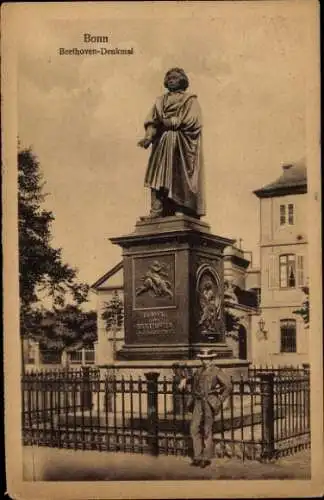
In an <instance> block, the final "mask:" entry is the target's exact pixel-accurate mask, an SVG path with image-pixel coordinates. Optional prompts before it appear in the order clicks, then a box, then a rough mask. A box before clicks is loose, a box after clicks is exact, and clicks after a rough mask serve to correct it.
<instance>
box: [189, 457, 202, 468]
mask: <svg viewBox="0 0 324 500" xmlns="http://www.w3.org/2000/svg"><path fill="white" fill-rule="evenodd" d="M190 465H191V466H192V467H199V466H201V460H196V459H194V460H193V461H192V462H191V464H190Z"/></svg>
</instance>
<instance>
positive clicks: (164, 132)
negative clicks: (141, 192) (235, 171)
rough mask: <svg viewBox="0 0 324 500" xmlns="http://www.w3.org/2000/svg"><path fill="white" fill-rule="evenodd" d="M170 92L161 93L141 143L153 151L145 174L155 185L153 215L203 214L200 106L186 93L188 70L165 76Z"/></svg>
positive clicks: (151, 215) (152, 200)
mask: <svg viewBox="0 0 324 500" xmlns="http://www.w3.org/2000/svg"><path fill="white" fill-rule="evenodd" d="M164 86H165V87H166V89H167V92H166V93H165V94H164V95H163V96H160V97H158V98H157V100H156V102H155V104H154V106H153V108H152V110H151V112H150V114H149V116H148V117H147V119H146V121H145V123H144V127H145V137H144V138H143V139H141V140H140V141H139V142H138V145H139V146H141V147H143V148H145V149H147V148H148V147H149V146H150V145H151V144H152V151H151V155H150V158H149V162H148V167H147V171H146V175H145V182H144V184H145V186H146V187H150V188H151V212H150V217H165V216H169V215H175V214H177V213H179V212H180V213H184V214H186V215H189V216H191V217H196V218H199V217H200V216H202V215H205V205H204V196H203V179H202V174H203V160H202V144H201V130H202V120H201V111H200V106H199V104H198V100H197V96H196V95H194V94H190V93H188V92H187V91H186V90H187V88H188V86H189V80H188V78H187V75H186V74H185V72H184V71H183V69H181V68H172V69H170V70H169V71H168V72H167V73H166V75H165V78H164Z"/></svg>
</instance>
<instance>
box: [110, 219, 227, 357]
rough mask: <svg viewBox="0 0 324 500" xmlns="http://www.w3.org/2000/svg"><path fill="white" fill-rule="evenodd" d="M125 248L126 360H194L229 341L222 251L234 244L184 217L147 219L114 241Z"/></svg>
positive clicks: (224, 350) (224, 348) (221, 349)
mask: <svg viewBox="0 0 324 500" xmlns="http://www.w3.org/2000/svg"><path fill="white" fill-rule="evenodd" d="M111 241H112V243H114V244H118V245H120V246H121V247H122V249H123V267H124V305H125V320H124V323H125V345H124V347H123V348H122V349H121V351H120V352H119V359H120V360H180V359H192V358H195V356H196V354H197V352H198V351H199V350H200V349H201V348H202V347H205V346H209V347H212V348H213V349H214V350H216V351H218V352H219V354H220V356H221V357H224V358H230V357H231V356H232V352H231V349H230V348H229V347H228V346H227V344H226V342H225V327H224V300H223V293H224V286H223V283H224V278H223V250H224V248H225V247H226V246H228V245H231V244H232V243H233V240H230V239H228V238H222V237H220V236H216V235H213V234H212V233H211V232H210V228H209V225H208V224H206V223H204V222H201V221H199V220H198V219H194V218H191V217H188V216H185V215H180V216H172V217H163V218H156V219H149V218H147V219H144V220H141V221H138V222H137V223H136V227H135V231H134V232H133V233H132V234H128V235H125V236H120V237H116V238H112V239H111Z"/></svg>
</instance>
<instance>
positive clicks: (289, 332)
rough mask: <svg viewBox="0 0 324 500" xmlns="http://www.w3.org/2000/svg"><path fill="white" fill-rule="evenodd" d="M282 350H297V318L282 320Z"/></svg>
mask: <svg viewBox="0 0 324 500" xmlns="http://www.w3.org/2000/svg"><path fill="white" fill-rule="evenodd" d="M280 351H281V352H296V320H294V319H282V320H280Z"/></svg>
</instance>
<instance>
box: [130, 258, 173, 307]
mask: <svg viewBox="0 0 324 500" xmlns="http://www.w3.org/2000/svg"><path fill="white" fill-rule="evenodd" d="M165 267H166V266H165V264H163V263H160V262H158V261H157V260H156V261H154V262H153V264H151V265H150V266H149V269H148V271H147V272H146V273H145V275H144V276H143V277H142V281H143V285H142V286H140V287H139V288H137V289H136V295H137V296H138V295H141V294H142V293H145V292H149V293H152V294H153V295H154V296H155V297H171V298H172V297H173V292H172V289H171V288H172V285H171V282H170V281H169V280H168V279H167V278H168V277H169V276H168V273H167V271H166V270H165Z"/></svg>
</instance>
